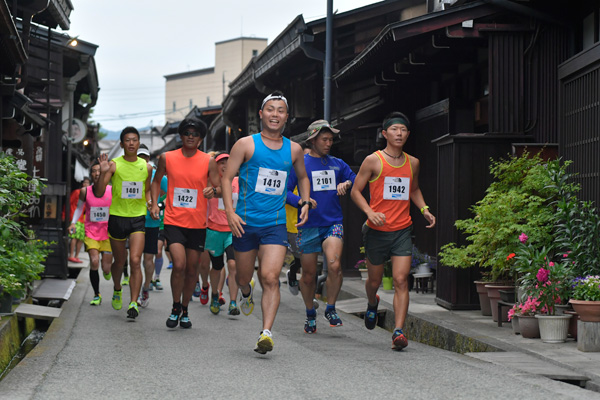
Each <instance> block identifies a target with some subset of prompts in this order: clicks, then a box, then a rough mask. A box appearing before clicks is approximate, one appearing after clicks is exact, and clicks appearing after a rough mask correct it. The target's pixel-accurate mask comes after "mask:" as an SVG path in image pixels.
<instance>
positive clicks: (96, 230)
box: [85, 185, 112, 242]
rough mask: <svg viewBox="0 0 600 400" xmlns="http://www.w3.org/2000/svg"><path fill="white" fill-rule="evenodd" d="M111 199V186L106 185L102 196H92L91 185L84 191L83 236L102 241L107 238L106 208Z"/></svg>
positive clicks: (108, 206)
mask: <svg viewBox="0 0 600 400" xmlns="http://www.w3.org/2000/svg"><path fill="white" fill-rule="evenodd" d="M111 199H112V186H110V185H108V186H106V191H105V192H104V196H102V197H101V198H98V197H96V196H94V191H93V190H92V186H88V187H87V190H86V193H85V236H87V237H89V238H90V239H94V240H97V241H99V242H100V241H102V240H106V239H108V209H109V208H110V203H111Z"/></svg>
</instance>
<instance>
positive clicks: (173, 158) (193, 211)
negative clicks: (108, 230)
mask: <svg viewBox="0 0 600 400" xmlns="http://www.w3.org/2000/svg"><path fill="white" fill-rule="evenodd" d="M178 131H179V135H180V138H181V142H182V143H183V147H182V148H181V149H177V150H173V151H169V152H167V153H163V154H162V155H161V156H160V157H159V159H158V168H157V170H156V174H155V176H154V181H153V182H152V191H151V192H152V209H151V210H150V215H151V217H152V218H154V219H158V218H159V211H160V210H159V208H158V202H157V200H158V197H159V194H160V181H161V179H162V177H163V175H165V174H167V175H168V176H169V179H168V190H167V199H166V201H165V205H166V207H165V217H164V223H165V229H164V232H165V237H166V239H167V246H168V247H167V249H168V251H169V252H170V253H171V257H172V259H173V271H172V273H171V292H172V294H173V309H172V310H171V315H170V316H169V318H168V319H167V327H169V328H175V327H177V325H178V324H179V326H180V327H182V328H191V327H192V322H191V321H190V318H189V315H188V304H189V302H190V299H191V298H192V293H193V291H194V286H195V285H196V278H197V276H198V270H197V265H198V260H199V259H200V254H201V253H202V252H203V251H204V242H205V240H206V212H207V201H206V198H205V197H204V195H203V191H204V189H205V188H206V187H207V186H208V183H209V181H210V184H211V186H212V187H213V188H215V189H214V190H215V191H220V188H219V187H220V180H219V173H218V171H217V164H216V163H215V160H214V159H212V158H210V156H209V155H208V154H206V153H204V152H202V151H200V150H198V146H199V145H200V143H201V142H202V140H203V139H204V137H205V136H206V132H207V128H206V124H204V122H202V121H200V120H198V119H196V118H188V119H185V120H183V121H182V122H181V123H180V124H179V128H178Z"/></svg>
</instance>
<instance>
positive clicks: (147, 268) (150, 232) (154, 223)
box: [137, 144, 167, 308]
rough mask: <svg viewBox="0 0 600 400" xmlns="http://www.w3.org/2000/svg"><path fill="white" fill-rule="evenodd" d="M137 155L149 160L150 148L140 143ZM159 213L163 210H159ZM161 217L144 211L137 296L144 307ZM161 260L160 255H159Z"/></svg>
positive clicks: (155, 253) (146, 304)
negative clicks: (141, 274) (141, 280)
mask: <svg viewBox="0 0 600 400" xmlns="http://www.w3.org/2000/svg"><path fill="white" fill-rule="evenodd" d="M137 154H138V157H140V158H143V159H144V160H145V161H146V162H150V150H149V149H148V147H147V146H146V145H145V144H140V148H139V149H138V152H137ZM155 173H156V168H154V167H152V180H154V174H155ZM166 185H167V177H166V176H163V179H162V181H161V184H160V186H161V191H163V192H164V190H166ZM161 214H163V212H162V211H161ZM160 223H161V219H160V218H159V219H158V220H154V219H152V217H151V216H150V211H148V212H147V213H146V224H145V227H146V240H145V242H144V258H143V264H144V284H143V286H142V293H140V297H139V298H138V304H139V305H140V306H142V307H144V308H146V307H148V303H149V302H150V290H152V275H153V274H154V271H155V263H154V257H155V256H156V255H157V254H158V232H159V231H160ZM161 261H162V257H161Z"/></svg>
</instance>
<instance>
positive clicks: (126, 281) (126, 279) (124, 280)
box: [121, 276, 129, 286]
mask: <svg viewBox="0 0 600 400" xmlns="http://www.w3.org/2000/svg"><path fill="white" fill-rule="evenodd" d="M121 285H123V286H127V285H129V277H128V276H126V277H124V278H123V282H121Z"/></svg>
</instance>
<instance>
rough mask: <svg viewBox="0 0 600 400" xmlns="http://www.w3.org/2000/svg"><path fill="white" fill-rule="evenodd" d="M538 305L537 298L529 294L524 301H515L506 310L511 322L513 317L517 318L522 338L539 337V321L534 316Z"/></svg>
mask: <svg viewBox="0 0 600 400" xmlns="http://www.w3.org/2000/svg"><path fill="white" fill-rule="evenodd" d="M539 306H540V302H539V301H538V299H536V298H534V297H531V296H529V297H527V299H526V300H525V301H523V302H519V303H516V304H515V305H514V306H513V307H512V308H511V309H510V310H509V311H508V318H509V319H510V320H511V322H512V320H513V319H517V321H518V324H519V331H520V333H521V336H523V337H524V338H528V339H534V338H539V337H540V328H539V323H538V320H537V319H536V318H535V314H536V313H537V311H538V309H539ZM513 330H514V328H513Z"/></svg>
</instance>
